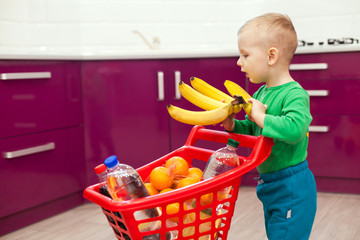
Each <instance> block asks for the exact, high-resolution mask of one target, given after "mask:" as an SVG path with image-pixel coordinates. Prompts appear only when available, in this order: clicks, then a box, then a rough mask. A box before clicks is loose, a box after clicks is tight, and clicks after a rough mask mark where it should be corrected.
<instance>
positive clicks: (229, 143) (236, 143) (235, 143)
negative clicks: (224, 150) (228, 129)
mask: <svg viewBox="0 0 360 240" xmlns="http://www.w3.org/2000/svg"><path fill="white" fill-rule="evenodd" d="M227 144H228V145H230V146H232V147H234V148H237V147H238V146H239V144H240V143H239V142H238V141H236V140H234V139H231V138H229V139H228V143H227Z"/></svg>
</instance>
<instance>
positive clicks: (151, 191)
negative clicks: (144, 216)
mask: <svg viewBox="0 0 360 240" xmlns="http://www.w3.org/2000/svg"><path fill="white" fill-rule="evenodd" d="M144 185H145V188H146V190H147V191H148V193H149V194H150V196H152V195H156V194H158V193H159V190H157V189H156V188H155V187H154V186H153V185H152V183H144Z"/></svg>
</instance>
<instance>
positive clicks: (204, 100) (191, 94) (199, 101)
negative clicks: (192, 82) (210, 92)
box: [179, 81, 225, 110]
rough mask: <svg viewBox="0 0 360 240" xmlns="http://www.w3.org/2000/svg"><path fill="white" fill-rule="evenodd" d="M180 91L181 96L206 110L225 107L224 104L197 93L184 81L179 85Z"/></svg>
mask: <svg viewBox="0 0 360 240" xmlns="http://www.w3.org/2000/svg"><path fill="white" fill-rule="evenodd" d="M179 91H180V94H181V96H183V97H184V98H185V99H187V100H188V101H189V102H191V103H193V104H194V105H196V106H198V107H200V108H202V109H204V110H213V109H217V108H219V107H222V106H224V105H225V103H223V102H220V101H217V100H215V99H213V98H210V97H208V96H206V95H204V94H202V93H200V92H198V91H196V90H195V89H193V88H192V87H191V86H189V85H187V84H186V83H184V82H183V81H180V83H179Z"/></svg>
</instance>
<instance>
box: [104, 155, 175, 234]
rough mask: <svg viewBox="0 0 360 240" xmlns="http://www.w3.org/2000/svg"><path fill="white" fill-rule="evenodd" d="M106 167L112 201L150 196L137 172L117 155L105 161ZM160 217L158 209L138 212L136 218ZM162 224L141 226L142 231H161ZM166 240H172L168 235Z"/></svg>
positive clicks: (107, 182) (157, 222) (143, 224)
mask: <svg viewBox="0 0 360 240" xmlns="http://www.w3.org/2000/svg"><path fill="white" fill-rule="evenodd" d="M104 163H105V165H106V166H107V168H108V174H107V177H106V185H107V188H108V191H109V193H110V195H111V197H112V199H114V200H116V201H125V200H131V199H137V198H143V197H147V196H150V194H149V193H148V191H147V190H146V188H145V185H144V183H143V181H142V179H141V178H140V176H139V174H138V173H137V171H136V170H135V169H134V168H132V167H130V166H129V165H126V164H121V163H119V161H118V160H117V157H116V156H115V155H112V156H110V157H108V158H107V159H105V162H104ZM157 216H159V212H158V210H157V209H156V208H152V209H146V210H142V211H136V212H135V213H134V217H135V219H136V220H142V219H148V218H152V217H157ZM160 227H161V223H160V222H159V221H153V222H150V223H142V224H139V229H140V231H153V230H156V229H159V228H160ZM160 239H161V237H160V234H153V235H148V236H145V237H143V240H160ZM166 239H171V238H170V237H169V236H168V235H167V236H166Z"/></svg>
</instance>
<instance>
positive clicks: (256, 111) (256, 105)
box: [248, 98, 267, 128]
mask: <svg viewBox="0 0 360 240" xmlns="http://www.w3.org/2000/svg"><path fill="white" fill-rule="evenodd" d="M248 102H249V103H252V110H251V117H250V116H248V118H249V119H250V120H251V121H253V122H255V123H256V124H257V125H258V126H259V127H261V128H264V120H265V116H266V109H267V105H265V104H263V103H262V102H260V101H259V100H256V99H254V98H250V99H249V100H248Z"/></svg>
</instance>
